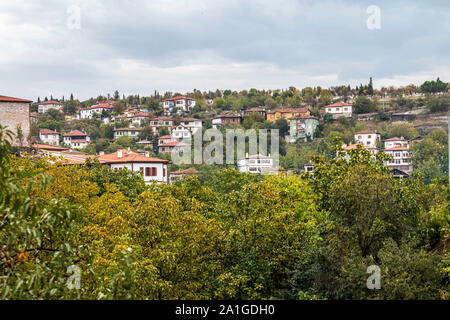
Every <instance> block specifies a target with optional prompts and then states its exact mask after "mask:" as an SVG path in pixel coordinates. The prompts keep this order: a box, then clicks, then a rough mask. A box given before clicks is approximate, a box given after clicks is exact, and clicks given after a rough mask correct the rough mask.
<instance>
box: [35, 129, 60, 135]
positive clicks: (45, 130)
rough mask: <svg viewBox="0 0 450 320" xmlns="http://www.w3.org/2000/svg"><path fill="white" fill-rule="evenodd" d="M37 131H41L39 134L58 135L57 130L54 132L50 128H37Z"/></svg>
mask: <svg viewBox="0 0 450 320" xmlns="http://www.w3.org/2000/svg"><path fill="white" fill-rule="evenodd" d="M39 133H41V134H57V135H59V132H56V131H53V130H50V129H45V128H43V129H39Z"/></svg>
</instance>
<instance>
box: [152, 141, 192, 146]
mask: <svg viewBox="0 0 450 320" xmlns="http://www.w3.org/2000/svg"><path fill="white" fill-rule="evenodd" d="M187 146H189V145H188V144H186V143H184V142H179V141H171V142H167V143H163V144H159V145H158V147H187Z"/></svg>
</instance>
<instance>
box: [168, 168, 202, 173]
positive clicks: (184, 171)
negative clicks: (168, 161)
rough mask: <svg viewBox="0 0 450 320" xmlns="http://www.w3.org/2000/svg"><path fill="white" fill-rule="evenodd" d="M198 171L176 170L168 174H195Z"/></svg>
mask: <svg viewBox="0 0 450 320" xmlns="http://www.w3.org/2000/svg"><path fill="white" fill-rule="evenodd" d="M197 173H198V171H197V170H195V168H188V169H185V170H181V169H179V170H177V171H173V172H169V174H197Z"/></svg>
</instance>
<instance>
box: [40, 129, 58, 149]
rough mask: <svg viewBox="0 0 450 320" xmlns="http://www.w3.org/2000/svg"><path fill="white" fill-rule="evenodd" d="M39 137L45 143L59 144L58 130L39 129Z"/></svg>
mask: <svg viewBox="0 0 450 320" xmlns="http://www.w3.org/2000/svg"><path fill="white" fill-rule="evenodd" d="M39 139H40V140H41V141H42V142H43V143H45V144H48V145H52V146H59V132H56V131H53V130H50V129H39Z"/></svg>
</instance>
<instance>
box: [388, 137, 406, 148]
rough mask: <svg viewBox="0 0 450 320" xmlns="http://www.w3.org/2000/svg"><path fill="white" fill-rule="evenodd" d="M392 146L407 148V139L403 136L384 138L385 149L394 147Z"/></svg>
mask: <svg viewBox="0 0 450 320" xmlns="http://www.w3.org/2000/svg"><path fill="white" fill-rule="evenodd" d="M394 147H405V148H409V141H408V139H405V138H403V137H400V138H398V137H393V138H389V139H386V140H384V148H385V149H390V148H394Z"/></svg>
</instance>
